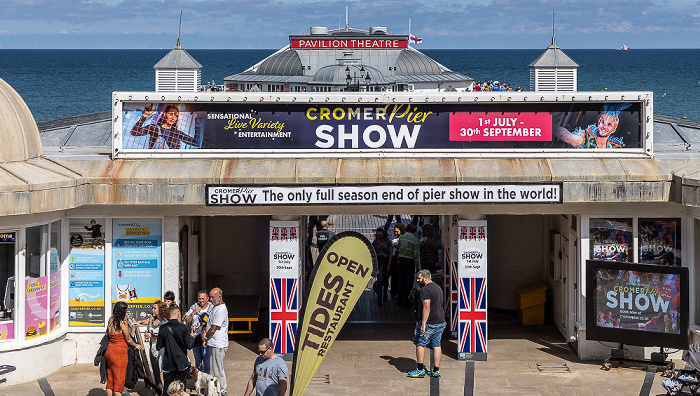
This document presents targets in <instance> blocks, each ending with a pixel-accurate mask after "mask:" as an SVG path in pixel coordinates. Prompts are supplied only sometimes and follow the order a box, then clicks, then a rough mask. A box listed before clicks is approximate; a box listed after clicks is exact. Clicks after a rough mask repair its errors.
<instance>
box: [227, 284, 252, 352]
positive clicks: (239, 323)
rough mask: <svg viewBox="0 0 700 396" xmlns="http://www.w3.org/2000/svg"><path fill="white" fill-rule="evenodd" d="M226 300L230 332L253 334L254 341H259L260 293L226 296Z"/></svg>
mask: <svg viewBox="0 0 700 396" xmlns="http://www.w3.org/2000/svg"><path fill="white" fill-rule="evenodd" d="M224 302H225V303H226V307H227V308H228V333H229V334H252V336H253V342H256V341H258V339H257V338H258V320H259V319H260V295H258V294H254V295H239V296H224Z"/></svg>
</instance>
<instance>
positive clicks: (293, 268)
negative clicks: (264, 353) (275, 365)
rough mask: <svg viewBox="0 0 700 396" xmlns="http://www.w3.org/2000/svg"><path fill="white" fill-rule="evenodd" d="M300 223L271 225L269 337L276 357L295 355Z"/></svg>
mask: <svg viewBox="0 0 700 396" xmlns="http://www.w3.org/2000/svg"><path fill="white" fill-rule="evenodd" d="M300 259H301V257H300V250H299V223H298V222H296V221H275V220H273V221H270V322H269V323H270V328H269V332H270V336H269V338H270V339H271V340H272V342H273V344H274V352H275V353H276V354H281V355H284V354H287V353H290V354H291V353H293V352H294V345H295V343H296V334H297V325H298V321H299V306H300V300H299V299H300V296H301V293H300V290H299V288H300V287H301V284H300V283H299V280H300V275H301V272H300V271H301V266H300V265H299V262H300Z"/></svg>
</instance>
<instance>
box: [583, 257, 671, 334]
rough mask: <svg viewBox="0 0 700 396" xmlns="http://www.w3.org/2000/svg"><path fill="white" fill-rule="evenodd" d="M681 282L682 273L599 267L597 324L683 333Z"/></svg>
mask: <svg viewBox="0 0 700 396" xmlns="http://www.w3.org/2000/svg"><path fill="white" fill-rule="evenodd" d="M680 281H681V279H680V275H679V274H671V273H658V272H640V271H627V270H618V269H605V268H602V269H599V270H598V272H597V273H596V290H595V292H596V294H597V295H596V300H595V301H597V307H596V312H595V314H596V317H595V320H596V322H595V325H596V326H598V327H610V328H618V329H629V330H639V331H647V332H656V333H669V334H680V325H679V324H680V322H679V313H680V308H681V301H682V300H681V299H682V294H681V288H680Z"/></svg>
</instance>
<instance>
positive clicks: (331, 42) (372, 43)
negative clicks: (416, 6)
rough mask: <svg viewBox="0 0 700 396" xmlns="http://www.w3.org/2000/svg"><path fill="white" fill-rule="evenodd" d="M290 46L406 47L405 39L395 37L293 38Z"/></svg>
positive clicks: (318, 47)
mask: <svg viewBox="0 0 700 396" xmlns="http://www.w3.org/2000/svg"><path fill="white" fill-rule="evenodd" d="M290 46H291V48H295V49H296V48H300V49H345V48H353V49H355V48H356V49H387V48H388V49H391V48H406V47H407V46H408V42H407V41H406V39H397V38H383V39H378V38H371V39H370V38H293V39H291V42H290Z"/></svg>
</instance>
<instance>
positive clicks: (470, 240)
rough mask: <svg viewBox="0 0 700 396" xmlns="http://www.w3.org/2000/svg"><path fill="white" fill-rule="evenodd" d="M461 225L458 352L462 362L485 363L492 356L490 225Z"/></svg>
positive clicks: (461, 222) (480, 222) (462, 222)
mask: <svg viewBox="0 0 700 396" xmlns="http://www.w3.org/2000/svg"><path fill="white" fill-rule="evenodd" d="M457 224H458V227H459V239H458V241H457V254H458V258H457V277H458V278H457V287H458V288H459V291H458V294H459V296H458V300H459V312H458V317H457V321H458V325H457V337H458V338H457V339H458V344H457V352H458V354H459V356H458V357H459V360H477V361H484V360H486V359H487V353H488V321H487V304H486V285H487V281H486V279H487V275H488V270H487V263H488V260H487V252H488V248H487V247H488V244H487V239H486V237H487V235H488V223H487V221H486V220H458V222H457Z"/></svg>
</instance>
